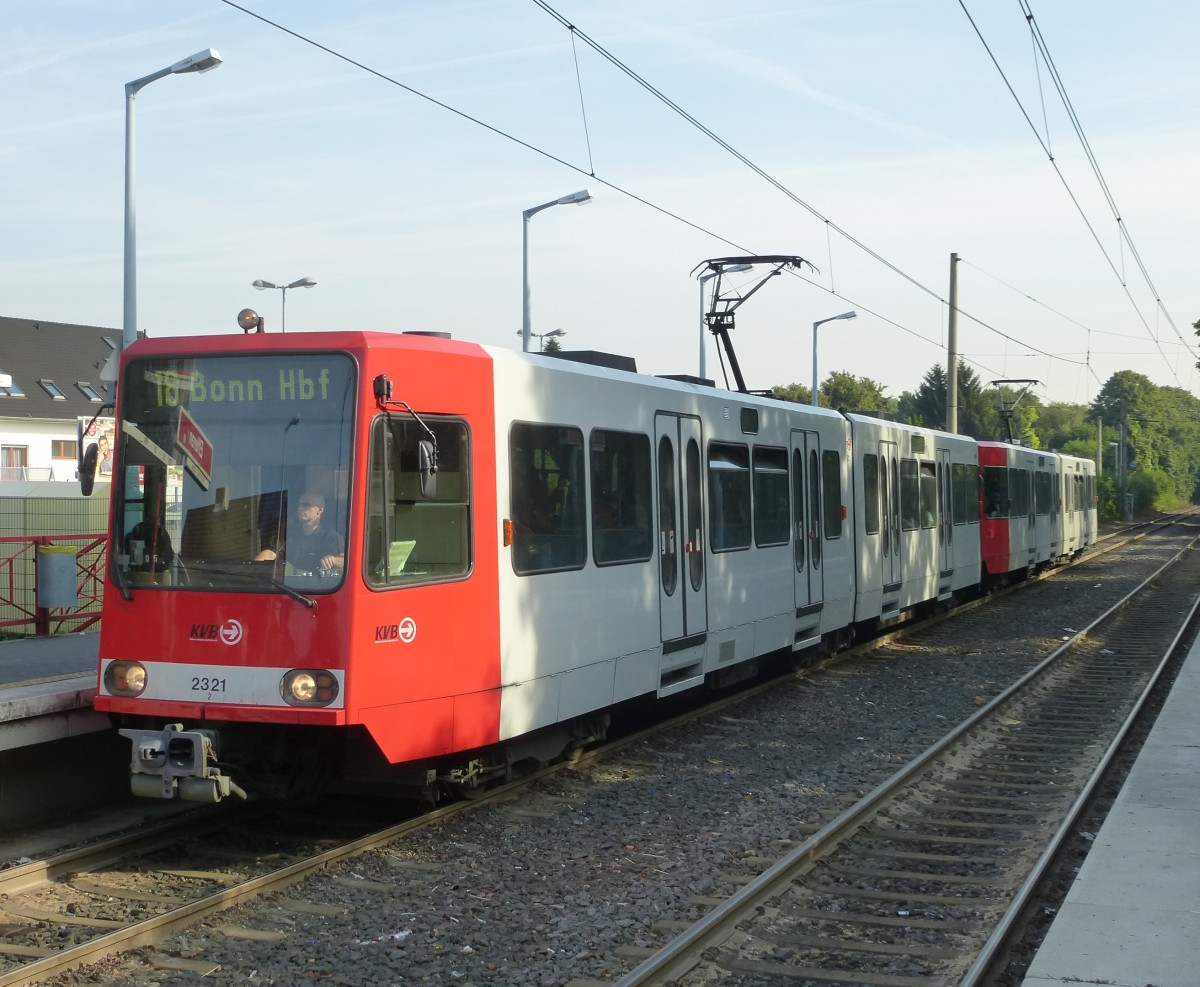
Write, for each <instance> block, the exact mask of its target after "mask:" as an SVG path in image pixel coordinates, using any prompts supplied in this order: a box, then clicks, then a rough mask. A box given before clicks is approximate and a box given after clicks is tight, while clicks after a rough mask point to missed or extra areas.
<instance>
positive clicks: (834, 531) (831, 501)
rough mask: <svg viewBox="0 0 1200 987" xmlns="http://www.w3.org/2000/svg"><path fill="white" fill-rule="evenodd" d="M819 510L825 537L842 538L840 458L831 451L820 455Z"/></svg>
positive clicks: (828, 450) (827, 450)
mask: <svg viewBox="0 0 1200 987" xmlns="http://www.w3.org/2000/svg"><path fill="white" fill-rule="evenodd" d="M821 510H822V512H823V513H824V515H825V537H826V538H841V537H842V458H841V456H839V455H838V454H837V452H835V451H834V450H832V449H826V450H825V451H824V452H823V453H821Z"/></svg>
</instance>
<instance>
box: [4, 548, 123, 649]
mask: <svg viewBox="0 0 1200 987" xmlns="http://www.w3.org/2000/svg"><path fill="white" fill-rule="evenodd" d="M52 547H58V548H66V547H73V548H74V549H75V603H74V605H72V606H66V607H52V606H42V605H40V600H41V598H42V594H41V593H40V592H39V590H40V589H42V588H44V587H43V585H42V584H43V582H44V581H45V579H46V575H45V569H44V567H43V566H42V565H39V564H38V556H39V551H38V550H39V549H42V548H52ZM107 558H108V536H107V535H104V534H83V535H4V536H0V634H2V633H7V634H13V633H17V634H22V635H23V636H27V635H28V633H29V629H30V628H32V630H33V634H34V635H35V636H37V637H48V636H49V635H51V634H62V633H66V632H68V631H70V632H76V631H82V630H86V629H87V628H89V627H91V626H92V625H93V624H96V623H98V622H99V620H100V605H101V603H102V602H103V599H104V566H105V563H106V561H107ZM20 629H24V630H23V631H22V630H20Z"/></svg>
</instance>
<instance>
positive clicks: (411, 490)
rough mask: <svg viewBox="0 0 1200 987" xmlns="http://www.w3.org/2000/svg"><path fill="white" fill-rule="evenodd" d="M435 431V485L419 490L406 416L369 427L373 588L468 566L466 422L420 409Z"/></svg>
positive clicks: (415, 434) (421, 433) (418, 436)
mask: <svg viewBox="0 0 1200 987" xmlns="http://www.w3.org/2000/svg"><path fill="white" fill-rule="evenodd" d="M422 420H423V421H424V423H425V424H426V425H428V426H429V428H430V429H431V430H432V431H433V434H434V435H435V436H436V437H437V450H438V471H437V473H436V474H435V476H436V481H437V487H436V490H435V491H434V494H433V496H432V497H426V496H424V495H423V494H422V492H421V472H420V462H421V457H420V451H419V443H420V442H421V440H424V439H427V438H428V433H427V432H426V431H425V429H424V428H422V427H421V426H420V425H419V424H418V423H417V422H416V421H415V420H413V419H412V418H410V417H408V416H399V415H393V416H392V417H390V418H388V417H386V416H382V415H381V416H380V417H378V418H377V419H376V420H375V423H374V425H373V426H372V431H371V462H370V466H369V470H370V472H369V474H368V485H367V524H366V552H365V557H366V579H367V583H368V584H369V585H371V586H375V587H384V586H398V585H405V586H407V585H412V584H413V583H414V582H424V581H428V580H431V579H448V578H454V577H457V576H462V575H465V574H466V573H467V572H468V571H469V569H470V567H471V548H470V545H471V538H470V533H471V472H470V461H471V460H470V445H469V434H468V432H467V426H466V424H465V423H464V422H461V421H454V420H447V419H441V420H439V419H438V418H436V417H434V416H432V415H422Z"/></svg>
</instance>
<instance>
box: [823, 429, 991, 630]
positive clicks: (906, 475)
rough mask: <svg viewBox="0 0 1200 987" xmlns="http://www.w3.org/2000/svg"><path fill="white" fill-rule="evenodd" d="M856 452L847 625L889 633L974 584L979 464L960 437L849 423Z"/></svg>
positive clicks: (977, 565)
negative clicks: (891, 626)
mask: <svg viewBox="0 0 1200 987" xmlns="http://www.w3.org/2000/svg"><path fill="white" fill-rule="evenodd" d="M846 417H847V419H848V420H849V422H850V424H851V429H852V433H853V448H854V461H853V470H854V496H855V510H854V524H855V543H856V577H855V583H856V596H855V606H854V620H855V622H857V623H862V622H868V621H875V622H879V623H888V622H890V621H893V620H896V619H898V618H899V617H901V616H903V615H904V614H905V613H907V612H908V611H910V610H912V609H913V608H915V607H918V606H920V605H922V604H925V603H929V602H930V601H934V600H937V601H946V600H949V599H951V598H952V597H953V596H954V595H955V594H956V593H961V592H964V591H967V590H970V589H973V588H974V587H976V586H977V585H978V584H979V577H980V549H979V545H980V543H979V458H978V450H977V443H976V442H975V441H974V440H973V439H971V438H968V437H966V436H962V435H952V434H950V433H948V432H940V431H936V430H934V429H928V428H919V427H916V426H911V425H902V424H898V423H895V422H888V421H882V420H880V419H877V418H871V417H867V416H864V415H855V414H850V415H847V416H846Z"/></svg>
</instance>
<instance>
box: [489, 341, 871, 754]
mask: <svg viewBox="0 0 1200 987" xmlns="http://www.w3.org/2000/svg"><path fill="white" fill-rule="evenodd" d="M490 355H491V356H492V358H493V360H494V361H495V380H496V388H495V421H496V430H495V436H496V439H495V441H496V451H495V457H496V494H497V502H498V504H499V505H500V507H501V510H502V511H503V512H505V513H507V514H508V515H509V516H510V517H514V518H515V517H517V516H518V515H524V516H526V517H529V516H530V515H531V513H533V512H532V510H531V508H530V507H529V505H528V501H527V500H526V499H527V498H534V497H542V496H545V495H546V491H547V490H548V489H549V490H551V491H553V495H552V498H551V500H552V503H550V504H548V505H547V513H548V514H552V515H553V518H554V520H553V521H552V522H550V521H548V522H547V523H546V524H545V525H544V526H539V525H537V524H534V525H531V527H533V528H535V529H537V530H531V531H529V532H522V531H519V530H518V531H514V532H513V534H512V536H511V538H512V543H511V544H510V545H508V546H506V547H504V548H501V554H500V561H499V566H498V571H499V617H500V620H499V623H500V652H501V677H502V681H503V682H504V683H505V684H506V686H519V688H511V687H508V688H506V689H505V691H504V694H503V698H502V707H501V737H502V738H505V737H513V736H518V735H520V734H523V733H527V732H529V731H531V730H534V729H537V728H539V727H541V726H546V725H549V724H552V723H556V722H561V721H563V720H565V719H568V718H570V717H571V716H576V715H581V714H583V713H586V712H588V711H592V710H597V709H602V708H604V707H607V706H610V705H612V704H614V703H617V702H620V701H622V700H625V699H630V698H633V697H636V696H640V695H645V694H647V693H651V694H657V695H658V696H668V695H671V694H673V693H676V692H681V691H683V690H685V689H689V688H693V687H695V686H697V685H700V684H702V683H703V682H704V681H705V677H706V676H708V675H710V674H713V673H716V674H718V675H721V676H723V677H724V678H725V679H727V680H729V679H731V678H733V677H735V676H736V675H738V674H744V673H746V672H748V671H749V670H750V667H751V666H750V665H749V664H748V663H750V662H751V661H752V660H753V659H754V658H756V657H758V656H761V655H764V654H768V653H771V652H775V651H779V650H780V649H785V648H792V649H794V650H802V649H804V648H809V647H814V646H816V645H819V644H820V643H821V641H822V638H823V636H825V635H829V634H834V633H836V632H839V631H841V630H842V629H844V628H846V627H847V626H848V625H849V624H850V622H851V620H852V606H853V600H854V593H853V586H854V546H853V524H852V522H851V520H850V517H849V515H850V491H851V484H850V472H849V471H850V459H849V456H848V455H847V453H848V450H849V440H850V430H849V424H848V422H847V421H846V419H845V418H844V417H843V416H841V415H839V414H837V413H836V412H833V411H830V410H824V409H811V408H807V407H805V406H801V405H795V404H785V403H783V402H779V401H776V400H772V399H769V398H764V397H759V396H755V395H750V394H741V393H736V392H730V391H725V390H717V389H715V388H713V387H711V386H708V385H704V384H698V383H691V382H687V381H679V380H669V379H662V378H651V377H647V376H645V375H639V374H636V373H632V372H628V371H625V370H620V369H611V368H608V367H604V366H595V365H589V364H584V363H573V362H567V361H565V360H563V359H561V358H555V357H544V358H532V359H531V358H529V357H527V356H521V355H518V354H513V353H510V352H508V351H503V350H497V351H492V352H491V353H490ZM547 472H553V474H554V475H553V476H549V475H546V474H547ZM509 554H511V559H509V558H507V557H506V555H509Z"/></svg>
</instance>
